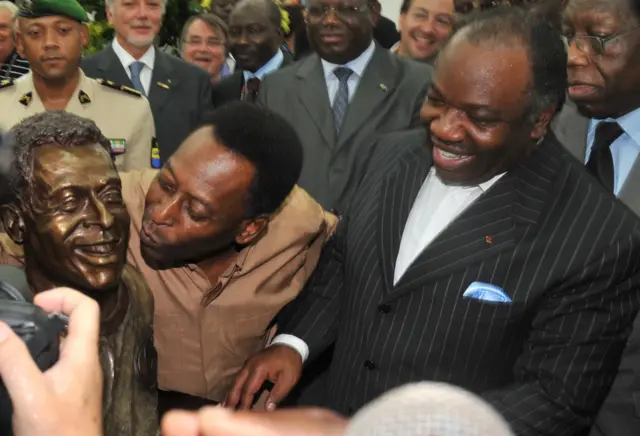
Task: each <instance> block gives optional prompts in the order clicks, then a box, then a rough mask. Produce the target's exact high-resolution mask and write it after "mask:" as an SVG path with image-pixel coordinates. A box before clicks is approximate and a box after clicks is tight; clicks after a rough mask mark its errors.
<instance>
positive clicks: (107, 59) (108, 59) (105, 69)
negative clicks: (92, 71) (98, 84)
mask: <svg viewBox="0 0 640 436" xmlns="http://www.w3.org/2000/svg"><path fill="white" fill-rule="evenodd" d="M98 56H100V60H99V61H98V71H100V77H96V79H108V80H111V81H113V82H115V83H117V84H118V85H125V86H128V87H130V88H133V83H131V79H129V76H128V75H127V72H126V71H125V70H124V66H123V65H122V62H120V59H118V56H117V55H116V52H115V51H113V47H112V46H111V44H109V45H108V46H107V48H106V49H105V50H104V51H103V52H102V53H101V54H99V55H98Z"/></svg>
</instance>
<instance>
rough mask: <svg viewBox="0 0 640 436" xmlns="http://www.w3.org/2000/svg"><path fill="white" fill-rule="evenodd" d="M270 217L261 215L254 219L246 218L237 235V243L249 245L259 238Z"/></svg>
mask: <svg viewBox="0 0 640 436" xmlns="http://www.w3.org/2000/svg"><path fill="white" fill-rule="evenodd" d="M268 225H269V218H267V217H266V216H260V217H257V218H253V219H252V220H245V221H243V222H242V224H241V226H240V229H241V231H240V233H239V234H238V235H237V236H236V244H239V245H248V244H251V243H252V242H253V241H255V240H256V239H258V237H260V236H261V235H262V234H263V233H264V232H265V231H266V229H267V226H268Z"/></svg>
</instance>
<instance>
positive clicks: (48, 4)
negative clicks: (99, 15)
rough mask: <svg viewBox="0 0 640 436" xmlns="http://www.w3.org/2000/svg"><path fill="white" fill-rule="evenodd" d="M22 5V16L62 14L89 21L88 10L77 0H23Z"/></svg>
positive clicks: (37, 16) (34, 16) (36, 16)
mask: <svg viewBox="0 0 640 436" xmlns="http://www.w3.org/2000/svg"><path fill="white" fill-rule="evenodd" d="M21 3H22V4H21V5H20V13H19V14H18V15H19V16H20V17H24V18H39V17H50V16H53V15H61V16H63V17H69V18H71V19H74V20H77V21H80V22H84V21H89V17H88V16H87V12H86V11H85V10H84V8H83V7H82V6H80V3H78V2H77V0H23V1H22V2H21Z"/></svg>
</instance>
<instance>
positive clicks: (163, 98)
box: [147, 47, 178, 113]
mask: <svg viewBox="0 0 640 436" xmlns="http://www.w3.org/2000/svg"><path fill="white" fill-rule="evenodd" d="M172 72H173V68H172V67H171V63H170V62H169V60H168V59H167V55H166V54H164V53H163V52H162V51H161V50H160V49H158V48H157V47H156V60H155V63H154V66H153V75H152V76H151V84H150V86H149V95H148V96H147V98H148V99H149V103H150V104H151V107H152V108H154V113H155V112H157V113H159V112H160V111H161V110H162V108H163V107H164V105H165V103H166V102H167V98H168V97H169V93H170V92H171V88H173V87H174V86H176V85H177V84H178V82H177V79H176V78H175V77H172Z"/></svg>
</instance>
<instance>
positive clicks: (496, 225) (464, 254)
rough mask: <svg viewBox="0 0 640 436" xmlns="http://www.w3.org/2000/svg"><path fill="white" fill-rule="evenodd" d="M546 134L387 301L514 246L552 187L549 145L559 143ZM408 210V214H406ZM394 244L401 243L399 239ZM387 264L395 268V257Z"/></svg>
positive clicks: (422, 257)
mask: <svg viewBox="0 0 640 436" xmlns="http://www.w3.org/2000/svg"><path fill="white" fill-rule="evenodd" d="M550 136H551V138H550V139H548V140H547V141H546V142H545V143H544V144H542V145H541V146H540V148H539V149H538V150H536V151H535V152H534V153H532V155H531V156H529V157H528V158H527V159H526V160H525V161H524V163H522V164H521V165H520V166H518V167H516V168H514V169H512V170H511V171H509V172H508V173H507V174H505V175H504V176H502V178H500V179H499V180H498V181H497V182H496V183H495V184H494V185H493V186H492V187H490V188H489V189H488V190H487V191H486V192H485V193H484V194H483V195H482V196H480V198H478V199H477V200H476V201H475V202H473V203H472V204H471V205H470V206H469V207H468V208H467V209H466V210H465V211H464V212H462V213H461V214H460V215H459V216H458V217H457V218H456V219H455V220H454V221H452V222H451V223H450V224H449V225H448V226H447V227H446V228H445V229H444V230H443V231H442V232H441V233H440V235H438V236H437V237H436V238H435V239H434V240H433V241H432V242H431V244H429V246H427V247H426V249H425V250H424V251H423V252H422V253H421V254H420V256H418V258H417V259H416V260H415V261H414V262H413V263H412V264H411V266H410V267H409V268H408V269H407V271H406V272H405V274H404V275H403V276H402V278H401V279H400V281H399V282H398V284H397V285H396V286H395V287H390V288H388V289H391V292H390V293H389V294H388V298H387V299H388V300H391V299H395V298H398V297H400V296H402V295H405V294H406V293H408V292H412V291H415V290H417V289H419V288H420V285H422V284H424V283H427V282H430V281H434V280H437V279H438V278H442V277H446V276H449V275H451V274H452V272H453V271H455V270H456V269H459V268H463V267H464V266H465V265H469V264H471V263H475V262H479V261H481V260H482V259H485V258H487V257H489V256H495V255H496V254H497V253H499V252H501V251H504V250H509V249H513V247H515V245H516V243H517V241H518V240H519V238H520V237H522V235H524V234H525V232H526V230H527V229H528V228H529V227H531V226H532V225H535V224H536V223H537V222H538V219H539V217H540V213H541V209H542V208H543V207H544V205H545V204H546V200H547V196H548V195H549V192H551V190H552V183H553V179H554V177H553V175H554V172H553V171H554V168H553V167H554V165H553V162H550V159H549V158H548V149H549V147H551V146H557V142H555V138H554V137H553V135H550ZM551 142H554V144H553V145H552V144H551ZM396 195H397V194H396ZM416 195H417V192H416ZM414 198H415V196H414ZM409 207H411V206H409ZM402 213H403V214H404V212H402ZM406 214H407V215H406V216H407V217H408V212H406ZM405 221H406V218H405ZM385 237H388V236H385ZM400 237H401V236H400ZM394 242H395V241H394ZM397 244H398V247H399V242H397ZM396 256H397V251H396ZM391 265H392V267H395V258H394V259H393V263H392V264H391ZM392 271H393V270H392Z"/></svg>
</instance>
